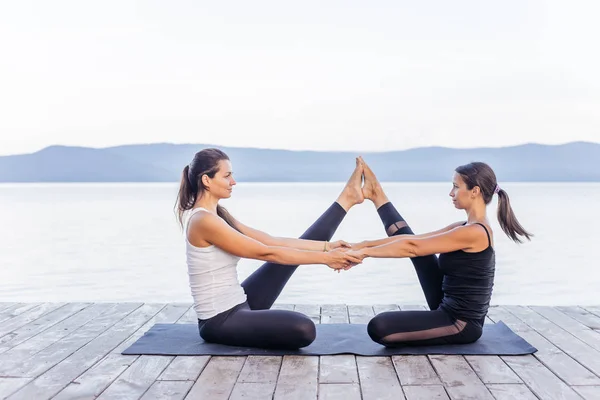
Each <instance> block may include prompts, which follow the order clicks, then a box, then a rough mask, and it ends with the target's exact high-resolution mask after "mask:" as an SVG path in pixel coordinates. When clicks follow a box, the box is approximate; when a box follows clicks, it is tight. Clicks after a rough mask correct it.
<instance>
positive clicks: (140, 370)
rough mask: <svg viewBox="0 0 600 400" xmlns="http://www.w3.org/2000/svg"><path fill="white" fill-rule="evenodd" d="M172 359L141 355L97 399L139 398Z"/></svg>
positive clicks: (119, 399) (120, 399)
mask: <svg viewBox="0 0 600 400" xmlns="http://www.w3.org/2000/svg"><path fill="white" fill-rule="evenodd" d="M171 359H172V358H171V357H164V356H142V357H139V358H138V359H137V360H136V361H135V362H134V363H133V364H131V366H130V367H129V368H127V369H126V370H125V372H123V373H122V374H121V375H120V376H119V378H118V379H117V380H116V381H114V382H113V383H112V384H111V385H110V386H109V387H108V389H106V390H105V391H104V392H102V394H101V395H100V396H99V397H97V399H98V400H110V399H115V400H122V399H139V398H140V397H141V396H142V395H143V394H144V393H145V392H146V391H147V390H148V389H149V388H150V386H152V384H153V383H154V381H155V380H156V378H158V376H159V375H160V374H161V372H162V371H163V370H164V369H165V368H167V365H169V363H170V362H171Z"/></svg>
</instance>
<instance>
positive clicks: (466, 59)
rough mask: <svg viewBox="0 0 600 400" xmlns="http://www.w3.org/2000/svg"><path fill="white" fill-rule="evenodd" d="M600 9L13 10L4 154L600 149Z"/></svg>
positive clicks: (515, 4) (471, 5)
mask: <svg viewBox="0 0 600 400" xmlns="http://www.w3.org/2000/svg"><path fill="white" fill-rule="evenodd" d="M599 15H600V2H598V1H595V0H590V1H577V0H575V1H564V0H551V1H529V0H515V1H513V0H508V1H507V0H503V1H496V2H484V1H480V0H474V1H447V0H444V1H441V0H440V1H404V2H400V1H391V0H390V1H348V0H345V1H312V0H303V1H295V2H292V1H283V0H274V1H260V0H256V1H242V0H239V1H222V2H217V1H211V2H208V1H206V2H200V1H197V0H193V1H192V0H190V1H176V2H166V1H138V2H134V1H127V0H117V1H112V0H103V1H95V2H92V1H81V0H75V1H62V0H55V1H42V0H39V1H29V0H18V1H4V2H2V3H0V154H17V153H28V152H33V151H37V150H39V149H41V148H43V147H45V146H48V145H52V144H65V145H79V146H91V147H106V146H112V145H118V144H127V143H155V142H172V143H213V144H217V145H227V146H250V147H267V148H285V149H314V150H374V151H380V150H392V149H394V150H396V149H405V148H411V147H419V146H430V145H442V146H449V147H479V146H494V147H496V146H505V145H513V144H520V143H527V142H536V143H547V144H555V143H565V142H569V141H574V140H585V141H593V142H600V73H599V71H600V51H598V43H599V39H600V24H598V23H597V19H598V16H599Z"/></svg>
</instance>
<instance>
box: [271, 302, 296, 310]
mask: <svg viewBox="0 0 600 400" xmlns="http://www.w3.org/2000/svg"><path fill="white" fill-rule="evenodd" d="M271 310H287V311H294V305H293V304H279V303H275V304H273V306H271Z"/></svg>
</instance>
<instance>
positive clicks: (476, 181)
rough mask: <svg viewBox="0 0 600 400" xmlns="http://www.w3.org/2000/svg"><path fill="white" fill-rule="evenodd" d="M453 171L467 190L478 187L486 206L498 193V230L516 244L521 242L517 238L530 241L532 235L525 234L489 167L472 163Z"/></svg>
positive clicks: (504, 192) (484, 164)
mask: <svg viewBox="0 0 600 400" xmlns="http://www.w3.org/2000/svg"><path fill="white" fill-rule="evenodd" d="M455 171H456V172H457V173H458V174H460V176H461V177H462V179H463V181H464V182H465V183H466V184H467V188H468V189H469V190H471V189H473V188H474V187H475V186H479V189H480V190H481V195H482V196H483V201H484V202H485V204H486V205H487V204H489V203H490V202H491V201H492V196H493V195H494V193H498V222H499V223H500V228H502V230H503V231H504V233H506V235H507V236H508V237H509V238H511V239H512V240H513V241H515V242H517V243H522V242H523V241H522V240H521V238H520V237H519V236H522V237H525V238H526V239H527V240H531V237H532V236H533V235H532V234H531V233H529V232H527V231H526V230H525V228H523V226H521V224H520V223H519V221H518V220H517V217H516V216H515V213H514V212H513V210H512V207H511V206H510V199H509V198H508V193H506V191H505V190H503V189H500V188H499V187H498V182H497V180H496V174H495V173H494V170H492V168H491V167H490V166H489V165H487V164H486V163H483V162H472V163H469V164H466V165H461V166H460V167H458V168H456V170H455ZM497 188H498V190H497Z"/></svg>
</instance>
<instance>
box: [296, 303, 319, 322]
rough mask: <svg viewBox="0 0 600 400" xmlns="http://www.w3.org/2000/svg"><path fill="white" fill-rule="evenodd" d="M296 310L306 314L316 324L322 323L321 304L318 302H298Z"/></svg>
mask: <svg viewBox="0 0 600 400" xmlns="http://www.w3.org/2000/svg"><path fill="white" fill-rule="evenodd" d="M294 311H297V312H299V313H302V314H304V315H306V316H307V317H308V318H310V319H311V320H312V322H314V323H315V324H320V323H321V306H319V305H318V304H296V305H295V306H294Z"/></svg>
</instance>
